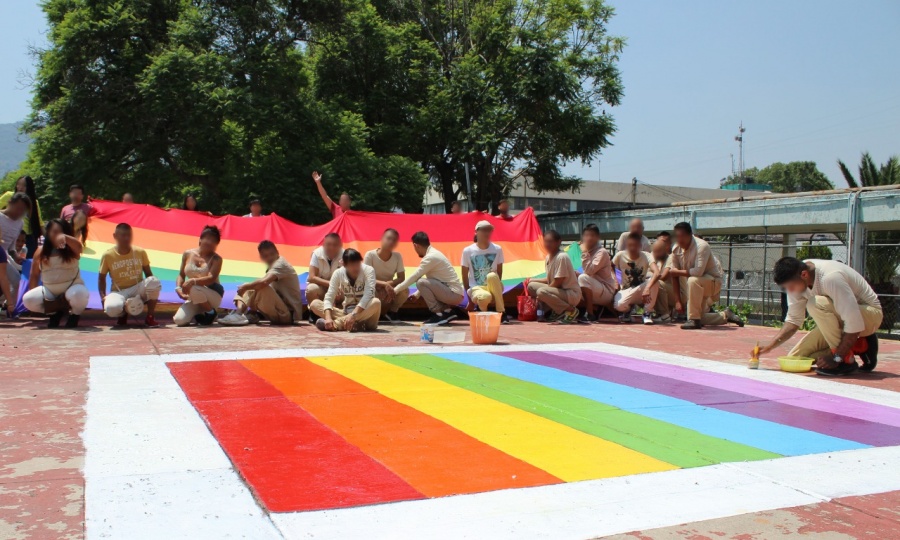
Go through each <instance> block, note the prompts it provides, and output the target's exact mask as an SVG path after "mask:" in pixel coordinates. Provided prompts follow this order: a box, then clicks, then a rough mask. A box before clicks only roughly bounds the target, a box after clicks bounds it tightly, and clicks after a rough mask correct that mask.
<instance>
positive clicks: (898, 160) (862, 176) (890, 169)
mask: <svg viewBox="0 0 900 540" xmlns="http://www.w3.org/2000/svg"><path fill="white" fill-rule="evenodd" d="M838 167H840V168H841V174H843V175H844V180H845V181H846V182H847V185H848V186H850V187H852V188H857V187H869V186H889V185H893V184H900V156H891V157H889V158H888V160H887V161H885V162H884V164H882V165H881V167H878V166H877V165H875V160H874V159H872V156H871V155H870V154H869V153H868V152H863V155H862V158H861V159H860V163H859V179H856V178H854V177H853V173H851V172H850V169H849V168H848V167H847V165H846V164H845V163H844V162H843V161H841V160H838Z"/></svg>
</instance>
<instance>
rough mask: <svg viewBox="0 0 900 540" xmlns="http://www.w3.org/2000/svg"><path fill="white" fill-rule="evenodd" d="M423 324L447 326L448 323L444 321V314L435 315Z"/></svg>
mask: <svg viewBox="0 0 900 540" xmlns="http://www.w3.org/2000/svg"><path fill="white" fill-rule="evenodd" d="M422 324H433V325H442V324H447V321H446V319H444V315H443V314H441V313H435V314H434V315H432V316H431V318H430V319H427V320H426V321H425V322H423V323H422Z"/></svg>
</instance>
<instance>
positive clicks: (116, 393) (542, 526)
mask: <svg viewBox="0 0 900 540" xmlns="http://www.w3.org/2000/svg"><path fill="white" fill-rule="evenodd" d="M573 349H581V350H595V351H599V352H608V353H614V354H620V355H623V356H630V357H634V358H639V359H645V360H651V361H655V362H661V363H666V364H676V365H681V366H685V367H691V368H695V369H701V370H705V371H710V372H715V373H724V374H728V375H734V376H738V377H744V378H749V379H755V380H762V381H766V382H770V383H774V384H781V385H785V386H791V387H795V388H801V389H805V390H812V391H817V392H822V393H825V394H831V395H836V396H843V397H849V398H854V399H858V400H860V401H867V402H871V403H877V404H880V405H886V406H891V407H897V408H900V394H898V393H895V392H890V391H886V390H880V389H872V388H866V387H860V386H854V385H848V384H843V383H836V382H833V381H828V380H819V379H815V378H811V377H798V376H795V375H789V374H784V373H780V372H777V371H765V370H763V371H750V370H747V369H746V368H743V367H742V366H738V365H733V364H725V363H722V362H715V361H710V360H699V359H695V358H690V357H686V356H679V355H672V354H666V353H660V352H656V351H647V350H642V349H634V348H629V347H621V346H617V345H609V344H602V343H597V344H583V343H577V344H554V345H542V346H535V345H508V346H475V347H472V346H467V347H459V346H456V347H440V346H414V347H406V348H403V349H402V350H403V351H404V352H407V353H418V352H424V353H434V352H438V351H440V352H477V351H486V352H491V351H493V352H498V351H533V350H543V351H548V352H549V351H561V350H573ZM396 352H398V348H397V347H384V348H346V349H333V348H331V349H288V350H272V351H250V352H247V351H244V352H234V353H227V352H224V353H206V354H179V355H159V356H156V355H147V356H104V357H92V358H91V370H90V375H89V381H90V389H89V392H88V399H87V421H86V425H85V431H84V440H85V447H86V455H85V468H84V475H85V481H86V489H85V505H86V508H85V521H86V529H87V538H88V539H93V538H128V539H142V538H148V539H150V538H163V537H164V538H170V539H176V538H186V539H187V538H190V539H198V538H261V539H268V538H287V539H291V540H293V539H300V538H337V537H340V538H392V539H394V538H422V537H432V538H485V537H491V538H510V537H516V538H590V537H596V536H602V535H607V534H615V533H622V532H628V531H631V530H637V529H649V528H655V527H663V526H669V525H677V524H680V523H686V522H691V521H699V520H705V519H714V518H718V517H726V516H732V515H738V514H743V513H748V512H756V511H761V510H772V509H776V508H783V507H788V506H796V505H802V504H812V503H817V502H822V501H826V500H828V499H830V498H834V497H843V496H850V495H866V494H871V493H880V492H885V491H893V490H900V467H897V466H896V463H897V462H898V460H900V447H891V448H871V449H864V450H853V451H848V452H838V453H833V454H820V455H813V456H799V457H790V458H781V459H776V460H770V461H757V462H748V463H727V464H720V465H715V466H711V467H702V468H696V469H684V470H676V471H667V472H661V473H652V474H644V475H637V476H629V477H623V478H610V479H604V480H593V481H587V482H576V483H568V484H560V485H554V486H542V487H535V488H527V489H517V490H502V491H494V492H489V493H481V494H475V495H461V496H456V497H444V498H440V499H428V500H423V501H412V502H403V503H393V504H384V505H373V506H365V507H360V508H349V509H341V510H325V511H314V512H302V513H300V512H297V513H284V514H271V515H269V514H267V513H266V512H265V511H264V510H262V509H261V508H260V506H258V505H257V504H256V502H255V501H254V499H253V497H252V494H251V493H250V491H249V489H248V488H247V486H246V485H245V484H244V483H243V481H242V480H241V478H240V476H239V475H238V474H237V473H236V472H235V471H234V470H233V469H232V467H231V464H230V462H229V460H228V458H227V456H226V455H225V454H224V452H223V451H222V449H221V448H220V447H219V445H218V443H217V442H216V440H215V438H214V437H213V436H212V434H211V433H210V432H209V431H208V430H207V428H206V426H205V425H204V423H203V420H202V419H201V418H200V416H199V415H198V414H197V412H196V411H195V410H194V408H193V407H192V406H191V404H190V403H189V402H188V400H187V398H186V397H185V396H184V394H183V392H181V389H180V388H179V387H178V384H177V383H176V382H175V380H174V379H173V378H172V376H171V373H169V370H168V368H166V366H165V363H166V362H184V361H196V360H238V359H254V358H279V357H295V356H330V355H350V354H390V353H396ZM823 464H827V465H826V466H827V467H828V473H827V474H823V471H822V466H823Z"/></svg>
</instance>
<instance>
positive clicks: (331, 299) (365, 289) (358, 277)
mask: <svg viewBox="0 0 900 540" xmlns="http://www.w3.org/2000/svg"><path fill="white" fill-rule="evenodd" d="M341 260H342V262H343V267H341V268H338V269H337V270H335V272H334V274H332V275H331V282H330V283H329V284H328V292H326V293H325V300H313V302H312V303H311V304H310V305H309V308H310V309H311V310H312V311H313V313H315V314H316V315H318V316H319V317H321V318H320V319H319V320H317V321H316V328H318V329H319V330H323V331H328V332H339V331H342V330H346V331H348V332H358V331H361V330H368V331H371V330H376V329H377V328H378V318H379V317H380V316H381V301H380V300H378V298H376V297H375V269H374V268H372V267H371V266H369V265H366V264H363V257H362V255H360V253H359V252H358V251H356V250H355V249H346V250H344V253H343V255H341ZM339 293H340V295H341V296H342V297H343V298H344V309H343V310H340V309H338V308H335V305H334V303H335V299H336V298H337V296H338V294H339ZM336 309H338V314H335V310H336Z"/></svg>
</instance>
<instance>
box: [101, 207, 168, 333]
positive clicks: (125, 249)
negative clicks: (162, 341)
mask: <svg viewBox="0 0 900 540" xmlns="http://www.w3.org/2000/svg"><path fill="white" fill-rule="evenodd" d="M113 238H114V239H115V241H116V246H115V247H112V248H110V249H108V250H107V251H106V253H104V254H103V256H102V257H101V258H100V271H99V272H98V274H97V276H98V277H97V290H98V291H100V301H101V302H102V304H103V311H104V312H105V313H106V314H107V315H109V316H110V317H113V318H116V319H118V321H117V322H116V325H117V326H125V325H126V324H128V315H134V316H139V315H140V314H141V313H143V311H144V304H146V305H147V318H146V319H144V324H146V325H147V326H150V327H155V326H159V323H157V322H156V319H154V317H153V313H154V311H155V310H156V301H157V300H158V299H159V291H160V290H162V283H160V281H159V278H157V277H156V276H154V275H153V271H152V270H150V259H149V258H148V257H147V252H146V251H144V250H143V249H141V248H139V247H136V246H132V245H131V242H132V238H133V232H132V229H131V225H129V224H127V223H119V224H118V225H116V230H115V232H114V233H113ZM107 274H109V277H110V278H112V291H110V292H109V294H107V293H106V275H107ZM144 276H146V278H145V277H144Z"/></svg>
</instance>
